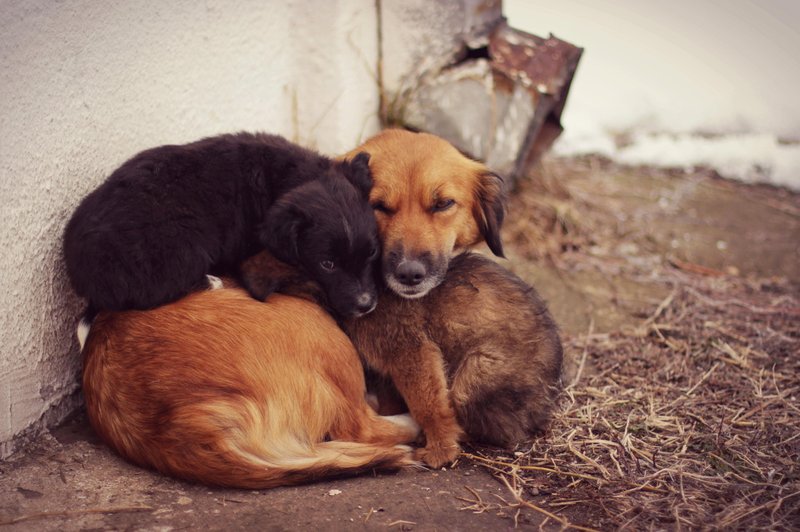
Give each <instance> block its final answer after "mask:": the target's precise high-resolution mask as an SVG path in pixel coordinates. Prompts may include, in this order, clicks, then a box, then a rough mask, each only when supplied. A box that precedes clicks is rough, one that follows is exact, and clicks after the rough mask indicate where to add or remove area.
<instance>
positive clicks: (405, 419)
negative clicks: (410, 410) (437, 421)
mask: <svg viewBox="0 0 800 532" xmlns="http://www.w3.org/2000/svg"><path fill="white" fill-rule="evenodd" d="M381 417H382V418H383V419H385V420H386V421H389V422H391V423H394V424H395V425H400V426H401V427H405V428H407V429H408V430H409V431H411V432H413V433H414V434H415V435H416V436H419V432H420V430H422V429H420V426H419V424H418V423H417V422H416V421H414V418H413V417H411V414H397V415H395V416H381Z"/></svg>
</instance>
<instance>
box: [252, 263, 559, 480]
mask: <svg viewBox="0 0 800 532" xmlns="http://www.w3.org/2000/svg"><path fill="white" fill-rule="evenodd" d="M242 273H243V280H244V282H245V283H248V284H249V285H250V287H251V290H256V291H257V290H258V288H257V287H258V286H259V285H260V284H262V283H263V280H264V279H269V282H270V283H277V284H278V290H280V291H282V292H286V293H292V294H294V295H297V296H301V297H309V298H314V299H316V300H318V301H320V302H322V303H323V304H324V303H325V301H324V297H325V296H324V293H323V292H322V290H320V289H319V287H316V286H315V285H314V284H313V283H310V282H309V281H308V280H307V278H305V277H304V276H303V274H301V273H300V272H298V271H297V270H295V269H293V268H290V267H288V266H286V265H285V264H282V263H280V262H279V261H277V259H274V258H273V257H271V256H270V255H268V254H267V253H266V252H265V253H262V254H259V255H257V256H255V257H253V258H251V259H249V260H248V261H247V262H245V264H244V265H243V267H242ZM340 324H341V325H342V327H343V328H344V330H345V331H346V332H347V334H348V336H350V339H351V340H352V341H353V344H354V345H355V346H356V348H357V349H358V351H359V353H360V354H361V355H362V357H363V358H364V360H365V361H366V363H367V365H368V366H369V367H370V368H372V369H374V370H376V371H377V372H378V373H379V374H381V375H384V376H388V377H390V378H391V380H392V381H393V382H394V384H395V385H396V386H397V389H398V390H399V392H400V394H401V396H402V398H403V399H404V400H405V402H406V404H407V405H408V409H409V410H410V412H411V415H412V416H413V417H414V419H415V420H416V421H417V422H418V423H419V424H420V425H421V426H422V429H423V431H424V433H425V437H426V446H425V448H424V449H420V450H419V451H418V452H417V458H419V459H421V460H423V461H425V462H426V463H427V464H429V465H431V466H433V467H440V466H442V465H444V464H446V463H448V462H451V461H452V460H453V459H455V457H456V456H457V455H458V451H459V446H458V440H459V438H460V437H461V436H462V429H461V427H463V429H464V431H465V432H466V434H467V436H468V437H469V438H470V439H471V440H472V441H476V442H484V443H490V444H493V445H499V446H511V445H513V444H515V443H519V442H521V441H523V440H525V439H526V438H528V437H530V436H531V435H533V434H534V433H537V432H539V431H541V430H542V429H543V428H545V426H546V424H547V422H548V420H549V417H550V413H551V411H552V408H553V405H554V402H555V401H554V400H555V397H556V395H557V393H558V389H559V378H560V374H561V358H562V353H561V342H560V340H559V337H558V332H557V329H556V326H555V324H554V322H553V319H552V318H551V317H550V314H549V312H548V311H547V308H546V306H545V305H544V303H543V302H542V300H541V299H540V298H539V297H538V295H537V294H536V291H535V290H534V289H533V288H531V287H530V286H528V285H526V284H525V283H524V282H523V281H522V280H520V279H519V278H518V277H516V276H515V275H513V274H512V273H510V272H508V271H507V270H505V269H504V268H502V267H501V266H500V265H498V264H496V263H495V262H493V261H491V260H490V259H488V258H486V257H483V256H481V255H477V254H474V253H464V254H461V255H458V256H456V257H455V258H453V259H452V260H451V261H450V268H449V270H448V272H447V275H446V276H445V279H444V281H443V282H442V283H440V284H439V285H438V286H437V287H435V288H433V289H432V290H431V291H430V292H429V293H428V295H427V296H426V297H424V298H422V299H417V300H409V299H405V298H402V297H400V296H398V295H397V294H394V293H393V292H391V291H390V290H388V289H387V288H384V289H383V290H382V291H381V292H380V293H379V296H378V306H377V308H376V309H375V310H374V311H373V312H372V313H370V314H368V315H367V316H365V317H363V318H359V319H347V320H344V321H341V322H340ZM448 391H449V393H448Z"/></svg>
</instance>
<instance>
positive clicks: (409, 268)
mask: <svg viewBox="0 0 800 532" xmlns="http://www.w3.org/2000/svg"><path fill="white" fill-rule="evenodd" d="M394 274H395V277H397V280H398V281H400V282H401V283H403V284H404V285H408V286H416V285H418V284H419V283H421V282H422V280H423V279H424V278H425V276H426V275H427V274H428V270H427V268H425V265H424V264H423V263H422V262H420V261H418V260H406V261H403V262H401V263H400V264H398V265H397V269H396V270H395V272H394Z"/></svg>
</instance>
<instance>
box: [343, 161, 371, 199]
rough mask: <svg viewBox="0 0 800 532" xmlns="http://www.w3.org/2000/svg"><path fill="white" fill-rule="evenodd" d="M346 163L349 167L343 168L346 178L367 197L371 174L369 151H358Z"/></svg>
mask: <svg viewBox="0 0 800 532" xmlns="http://www.w3.org/2000/svg"><path fill="white" fill-rule="evenodd" d="M346 164H347V165H348V166H349V168H345V175H346V176H347V180H348V181H350V182H351V183H352V184H353V186H354V187H356V188H357V189H358V190H359V192H361V194H362V195H363V196H364V197H369V192H370V190H372V174H371V173H370V171H369V153H367V152H364V151H362V152H359V153H358V155H356V156H355V157H353V158H352V159H351V160H350V161H348V162H347V163H346Z"/></svg>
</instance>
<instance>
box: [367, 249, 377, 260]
mask: <svg viewBox="0 0 800 532" xmlns="http://www.w3.org/2000/svg"><path fill="white" fill-rule="evenodd" d="M377 256H378V248H377V247H374V248H372V249H371V250H369V260H372V259H374V258H375V257H377Z"/></svg>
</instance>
